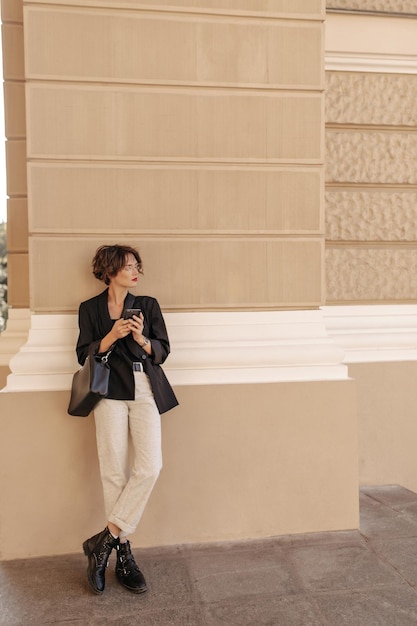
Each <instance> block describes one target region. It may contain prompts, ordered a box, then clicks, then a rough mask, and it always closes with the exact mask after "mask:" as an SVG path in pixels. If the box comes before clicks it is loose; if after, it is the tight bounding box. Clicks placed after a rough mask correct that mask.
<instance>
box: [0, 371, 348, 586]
mask: <svg viewBox="0 0 417 626" xmlns="http://www.w3.org/2000/svg"><path fill="white" fill-rule="evenodd" d="M177 393H178V397H179V400H180V406H179V407H178V408H176V409H174V410H173V411H172V412H170V413H167V414H165V415H164V416H163V417H162V436H163V455H164V468H163V470H162V473H161V475H160V478H159V480H158V482H157V485H156V488H155V490H154V492H153V493H152V496H151V499H150V502H149V504H148V506H147V509H146V512H145V515H144V517H143V519H142V521H141V524H140V528H139V529H138V531H137V533H136V534H135V535H134V536H133V537H132V541H133V544H134V545H135V546H136V547H140V546H152V545H170V544H181V543H189V542H208V541H222V540H237V539H246V538H250V537H252V538H255V537H268V536H273V535H282V534H288V533H303V532H317V531H324V530H340V529H352V528H357V526H358V491H357V481H358V464H357V436H358V433H357V422H356V418H355V411H356V407H355V388H354V383H353V382H352V381H339V382H334V381H333V382H318V383H317V382H316V383H287V384H285V383H282V384H265V385H212V386H209V385H203V386H194V387H181V388H179V389H177ZM213 398H215V399H216V401H215V406H214V404H213ZM341 398H343V402H340V399H341ZM67 399H68V397H67V394H66V393H65V392H55V393H52V392H49V393H40V392H38V393H30V392H28V393H23V394H7V393H3V394H0V411H1V414H2V416H3V415H8V414H11V413H13V419H12V420H9V421H8V422H7V428H5V427H4V425H3V428H2V437H0V473H1V474H2V475H7V476H9V477H10V479H9V480H7V481H4V482H3V484H2V488H1V490H0V559H12V558H19V557H20V558H25V557H29V556H39V555H45V554H48V555H51V554H65V553H68V552H80V550H81V543H82V541H83V540H84V538H85V537H86V536H89V535H91V534H93V533H95V532H97V529H99V528H101V527H102V526H103V523H104V522H103V520H104V511H103V501H102V492H101V487H100V479H99V476H98V464H97V459H96V455H95V453H94V454H93V453H92V450H94V449H95V442H94V423H93V419H92V417H89V418H87V419H83V418H73V417H69V416H68V415H66V414H65V408H66V403H67ZM28 407H30V416H28ZM231 407H232V408H231ZM214 408H215V410H213V409H214ZM40 432H42V434H41V435H40ZM16 446H18V448H19V454H16ZM45 527H48V528H54V529H57V530H56V531H55V532H44V530H45ZM80 576H83V574H82V573H81V574H80Z"/></svg>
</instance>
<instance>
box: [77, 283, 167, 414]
mask: <svg viewBox="0 0 417 626" xmlns="http://www.w3.org/2000/svg"><path fill="white" fill-rule="evenodd" d="M127 297H129V298H130V299H132V298H134V303H133V304H131V303H130V302H129V308H137V309H141V310H142V313H143V316H144V327H143V334H144V335H145V336H146V337H149V339H150V340H151V342H152V354H151V355H148V354H147V353H146V352H145V350H143V348H141V347H140V346H139V344H138V343H136V341H135V340H134V339H133V337H132V335H131V334H129V335H127V337H125V338H124V339H118V341H116V343H115V344H114V348H113V351H112V353H111V354H110V357H109V365H110V381H109V394H108V396H107V397H108V398H110V399H112V400H134V398H135V382H134V375H133V367H132V363H133V362H137V361H139V362H141V363H142V364H143V369H144V372H145V373H146V374H147V375H148V376H149V381H150V384H151V387H152V391H153V394H154V398H155V402H156V406H157V407H158V411H159V413H165V412H166V411H169V410H170V409H173V408H174V407H175V406H177V404H178V400H177V398H176V397H175V394H174V392H173V390H172V387H171V385H170V384H169V382H168V380H167V378H166V376H165V373H164V371H163V369H162V368H161V367H160V364H161V363H164V361H165V359H166V358H167V357H168V354H169V352H170V347H169V339H168V333H167V329H166V326H165V322H164V318H163V317H162V312H161V309H160V306H159V304H158V302H157V301H156V300H155V298H151V297H149V296H136V297H135V296H132V295H130V294H129V295H128V296H127ZM107 303H108V289H105V291H103V292H102V293H100V294H99V295H98V296H95V297H94V298H90V300H86V301H85V302H82V303H81V304H80V308H79V312H78V324H79V328H80V334H79V337H78V341H77V347H76V351H77V358H78V362H79V363H80V365H83V364H84V361H85V359H86V357H87V355H89V354H98V349H99V346H100V343H101V340H102V339H103V337H105V335H107V333H109V332H110V330H111V329H112V327H113V324H114V322H115V320H112V319H111V318H110V314H109V309H108V306H107ZM126 304H127V303H126V300H125V307H126Z"/></svg>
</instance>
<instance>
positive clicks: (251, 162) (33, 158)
mask: <svg viewBox="0 0 417 626" xmlns="http://www.w3.org/2000/svg"><path fill="white" fill-rule="evenodd" d="M16 141H20V140H16ZM26 160H27V163H45V162H46V163H47V162H52V160H53V161H55V162H71V163H78V164H80V163H85V162H87V163H89V164H91V163H103V164H104V163H105V164H115V165H117V164H118V165H123V164H124V165H126V164H134V163H137V164H153V165H183V166H192V165H200V166H210V165H219V166H221V165H224V166H240V165H248V166H255V165H259V166H262V165H265V166H268V165H270V166H273V165H282V166H297V165H299V166H301V167H307V166H308V165H311V166H318V165H323V164H324V161H323V160H322V159H292V160H291V159H220V158H217V159H216V158H213V159H207V158H201V159H197V158H196V159H182V158H180V157H172V158H166V159H163V160H161V158H159V157H158V158H155V159H152V158H151V157H146V158H143V159H140V158H138V157H131V158H128V157H123V158H122V159H117V158H114V156H113V157H109V158H106V157H100V156H98V155H95V156H92V157H91V159H89V160H88V161H85V158H82V157H77V156H74V158H73V159H71V160H69V159H66V158H64V157H60V155H56V157H55V155H50V156H48V155H42V156H41V155H39V156H37V155H34V154H31V155H28V157H27V159H26Z"/></svg>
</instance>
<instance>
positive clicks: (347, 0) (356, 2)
mask: <svg viewBox="0 0 417 626" xmlns="http://www.w3.org/2000/svg"><path fill="white" fill-rule="evenodd" d="M326 8H327V9H351V10H354V11H384V12H388V13H413V14H414V13H416V14H417V0H327V3H326Z"/></svg>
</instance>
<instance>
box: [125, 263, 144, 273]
mask: <svg viewBox="0 0 417 626" xmlns="http://www.w3.org/2000/svg"><path fill="white" fill-rule="evenodd" d="M124 269H125V270H126V272H131V273H132V272H133V270H134V269H135V270H136V271H137V272H140V264H139V263H136V264H135V265H125V266H124Z"/></svg>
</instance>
